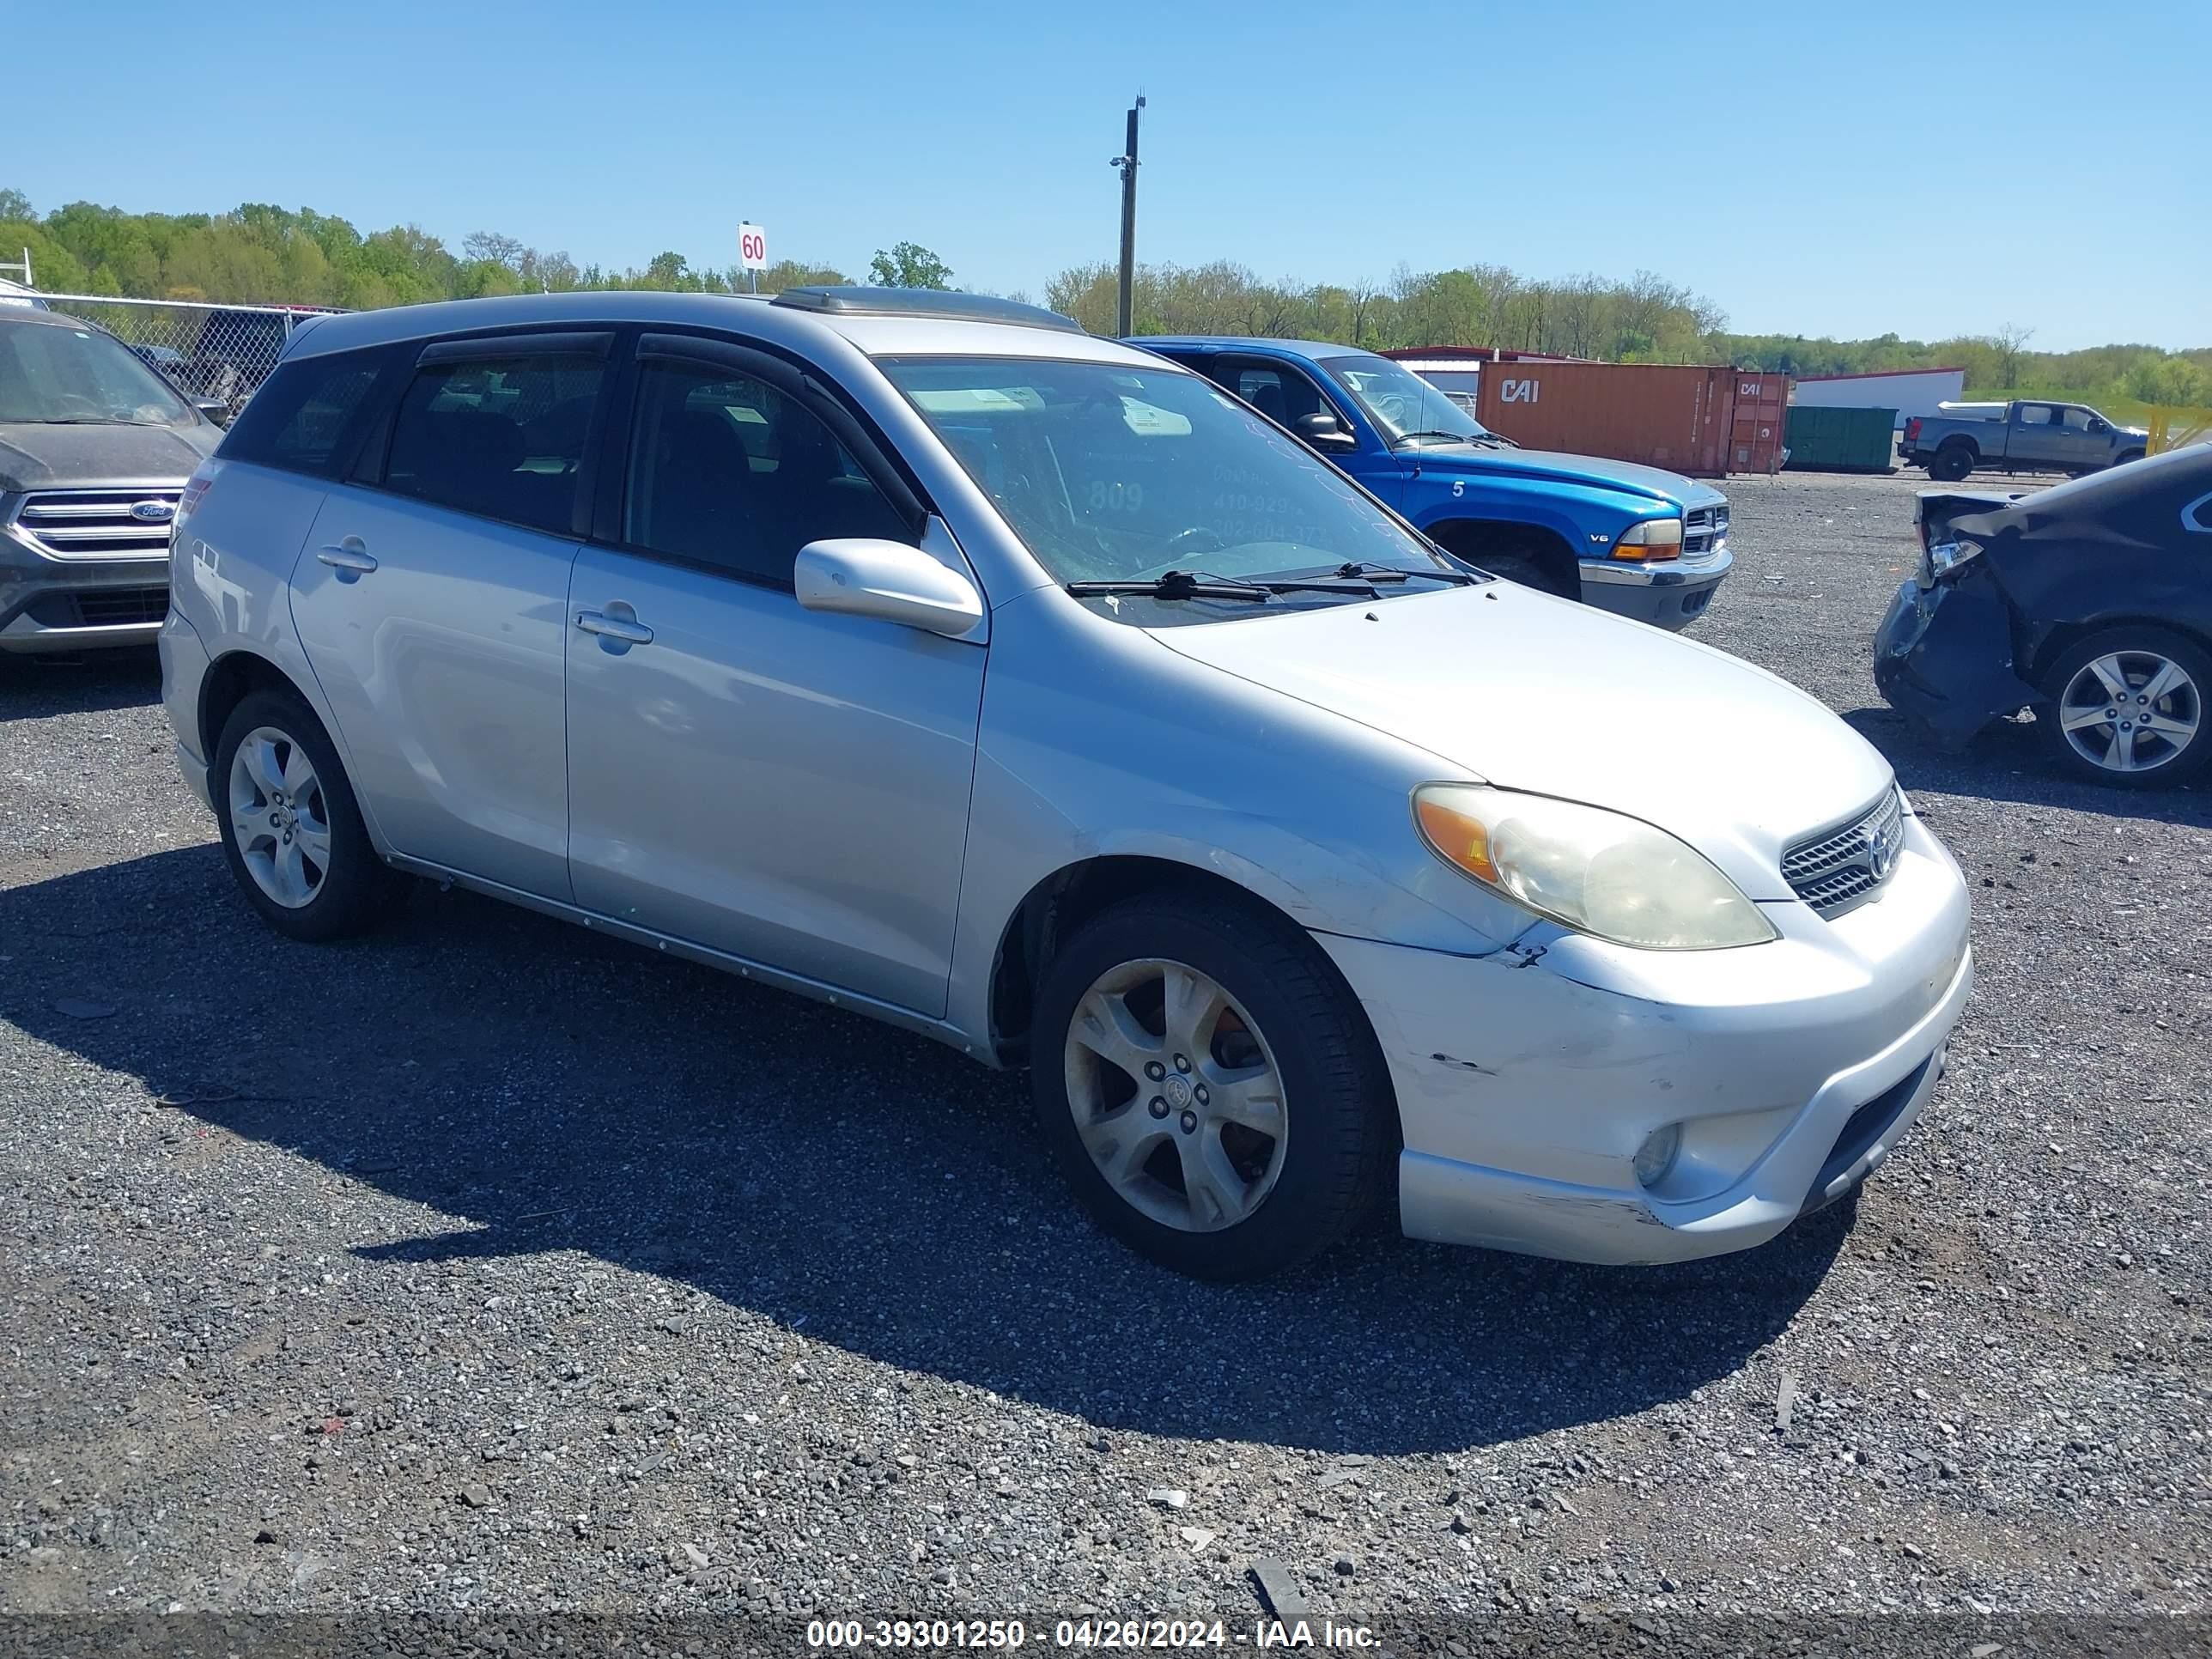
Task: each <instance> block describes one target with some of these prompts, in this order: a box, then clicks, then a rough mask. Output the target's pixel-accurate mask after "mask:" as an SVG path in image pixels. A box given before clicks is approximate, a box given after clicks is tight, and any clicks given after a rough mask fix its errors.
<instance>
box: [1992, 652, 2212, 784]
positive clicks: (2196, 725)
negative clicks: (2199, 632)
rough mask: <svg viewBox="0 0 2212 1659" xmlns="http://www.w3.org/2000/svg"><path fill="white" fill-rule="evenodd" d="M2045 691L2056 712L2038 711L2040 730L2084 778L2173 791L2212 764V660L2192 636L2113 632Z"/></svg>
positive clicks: (2069, 656) (2064, 665)
mask: <svg viewBox="0 0 2212 1659" xmlns="http://www.w3.org/2000/svg"><path fill="white" fill-rule="evenodd" d="M2043 684H2044V690H2045V692H2046V693H2047V694H2048V695H2049V696H2050V698H2051V702H2050V703H2049V705H2048V706H2046V707H2045V708H2039V709H2037V711H2036V721H2035V723H2036V727H2037V729H2038V730H2039V731H2043V732H2047V733H2048V736H2047V738H2046V742H2047V743H2048V744H2049V746H2050V748H2051V751H2052V753H2053V754H2055V755H2056V756H2057V759H2058V762H2059V763H2060V764H2061V765H2062V766H2063V767H2065V768H2066V769H2067V770H2068V771H2069V772H2071V773H2073V774H2074V775H2075V776H2076V777H2081V778H2087V779H2088V780H2090V781H2093V782H2096V783H2102V784H2106V785H2109V786H2110V787H2113V788H2116V789H2163V788H2170V787H2172V786H2173V785H2175V784H2179V783H2181V782H2184V781H2186V780H2188V779H2190V778H2191V777H2194V776H2196V775H2197V774H2198V773H2199V772H2201V771H2203V769H2204V767H2205V765H2206V763H2208V762H2212V731H2209V730H2208V726H2207V721H2206V718H2205V709H2204V700H2205V698H2206V696H2208V695H2212V657H2208V656H2207V654H2206V653H2205V651H2204V649H2203V647H2202V646H2200V645H2198V644H2197V642H2196V641H2193V640H2191V639H2190V638H2188V637H2187V636H2186V635H2181V634H2176V633H2173V632H2172V631H2171V630H2169V629H2163V628H2153V627H2150V626H2148V625H2142V626H2136V625H2130V626H2126V627H2121V628H2112V629H2106V630H2105V631H2104V632H2103V633H2101V634H2098V635H2093V636H2092V637H2091V638H2089V639H2086V640H2084V641H2081V643H2080V644H2079V645H2077V646H2075V647H2074V648H2073V649H2072V650H2070V651H2069V652H2067V653H2066V654H2065V655H2064V656H2063V657H2061V658H2059V659H2058V660H2057V662H2056V663H2054V664H2053V665H2051V671H2050V673H2049V674H2047V675H2046V676H2045V678H2044V682H2043ZM2107 714H2109V715H2111V718H2110V719H2109V720H2108V719H2106V718H2103V717H2104V716H2106V715H2107ZM2069 726H2070V729H2069Z"/></svg>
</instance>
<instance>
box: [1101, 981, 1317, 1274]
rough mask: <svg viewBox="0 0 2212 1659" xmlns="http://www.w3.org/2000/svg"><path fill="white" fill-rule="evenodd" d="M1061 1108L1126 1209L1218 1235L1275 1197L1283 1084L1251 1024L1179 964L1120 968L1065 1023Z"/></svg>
mask: <svg viewBox="0 0 2212 1659" xmlns="http://www.w3.org/2000/svg"><path fill="white" fill-rule="evenodd" d="M1063 1063H1064V1065H1065V1066H1066V1080H1067V1101H1068V1106H1069V1109H1070V1110H1071V1111H1072V1112H1073V1114H1074V1115H1075V1128H1076V1133H1077V1135H1078V1137H1079V1139H1081V1141H1082V1143H1083V1146H1084V1149H1085V1151H1086V1152H1089V1153H1090V1155H1091V1162H1092V1163H1093V1164H1096V1165H1097V1168H1098V1171H1099V1173H1100V1174H1101V1175H1103V1176H1105V1178H1106V1181H1107V1183H1108V1184H1109V1186H1111V1187H1112V1188H1114V1190H1115V1193H1117V1194H1119V1195H1120V1196H1121V1199H1122V1200H1124V1201H1125V1202H1127V1204H1129V1205H1130V1206H1132V1207H1133V1208H1134V1209H1136V1210H1137V1211H1139V1212H1140V1213H1142V1214H1144V1215H1146V1216H1149V1217H1151V1218H1152V1219H1153V1220H1155V1221H1158V1222H1160V1223H1161V1224H1162V1225H1165V1226H1170V1227H1173V1228H1176V1229H1177V1230H1178V1231H1183V1232H1194V1233H1206V1232H1218V1231H1222V1230H1223V1229H1225V1228H1228V1227H1233V1226H1235V1225H1237V1223H1238V1222H1240V1221H1243V1220H1244V1219H1245V1218H1248V1217H1249V1216H1250V1215H1251V1214H1252V1213H1253V1212H1255V1210H1257V1209H1258V1208H1259V1207H1260V1206H1261V1203H1262V1202H1263V1201H1265V1200H1266V1199H1267V1194H1269V1193H1270V1192H1271V1191H1273V1188H1274V1185H1275V1182H1276V1180H1277V1178H1278V1177H1279V1176H1280V1175H1281V1173H1282V1169H1283V1152H1284V1149H1285V1146H1287V1145H1288V1142H1289V1138H1290V1122H1289V1118H1288V1116H1287V1115H1286V1112H1285V1102H1284V1098H1283V1084H1282V1073H1281V1072H1280V1070H1279V1067H1278V1066H1277V1065H1276V1063H1275V1057H1274V1055H1273V1053H1272V1052H1271V1051H1270V1050H1269V1049H1268V1047H1267V1039H1266V1037H1265V1036H1262V1035H1261V1031H1260V1028H1259V1027H1258V1025H1257V1024H1255V1023H1254V1021H1253V1019H1252V1018H1251V1016H1250V1015H1249V1013H1248V1012H1246V1011H1245V1010H1244V1009H1243V1007H1242V1006H1240V1005H1239V1004H1238V1003H1237V1000H1236V999H1235V998H1233V997H1231V995H1230V994H1229V993H1228V992H1227V991H1226V990H1225V989H1223V988H1222V987H1221V986H1220V985H1218V983H1216V982H1215V981H1213V980H1212V978H1211V977H1209V976H1208V975H1205V974H1203V973H1200V971H1199V970H1198V969H1195V968H1192V967H1190V966H1188V964H1186V963H1180V962H1167V961H1160V960H1155V959H1148V960H1144V961H1137V962H1125V963H1121V965H1120V966H1118V967H1116V968H1113V969H1109V970H1108V971H1107V972H1106V973H1104V974H1103V975H1100V976H1099V977H1098V979H1097V981H1094V982H1093V983H1092V985H1091V988H1090V990H1089V991H1087V992H1086V993H1085V994H1084V996H1083V998H1082V1000H1080V1001H1079V1002H1078V1003H1077V1004H1076V1006H1075V1015H1074V1018H1073V1019H1071V1020H1070V1021H1069V1022H1068V1030H1067V1042H1066V1053H1065V1056H1064V1061H1063Z"/></svg>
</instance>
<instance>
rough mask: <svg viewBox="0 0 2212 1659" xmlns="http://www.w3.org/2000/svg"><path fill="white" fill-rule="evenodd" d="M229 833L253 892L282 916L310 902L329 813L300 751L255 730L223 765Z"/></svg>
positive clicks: (272, 730)
mask: <svg viewBox="0 0 2212 1659" xmlns="http://www.w3.org/2000/svg"><path fill="white" fill-rule="evenodd" d="M229 807H230V826H231V830H232V832H233V834H234V835H235V836H236V837H237V839H238V855H239V858H240V860H242V861H243V862H244V864H245V866H246V873H247V874H248V875H249V876H251V877H252V878H253V884H254V885H255V886H257V887H258V888H259V889H260V890H262V891H263V892H264V893H265V894H266V895H268V896H269V897H270V898H271V899H273V900H275V901H276V902H277V903H278V904H281V905H283V907H284V908H286V909H288V910H298V909H301V908H305V907H306V906H307V905H309V904H312V903H313V902H314V899H315V896H316V895H317V894H318V893H319V892H321V891H322V890H323V882H324V879H325V878H326V877H327V876H328V875H329V874H330V869H331V822H330V812H329V808H328V806H327V805H326V803H325V801H324V799H323V786H322V781H321V780H320V779H319V778H318V777H316V775H315V765H314V763H313V761H312V760H310V759H309V758H308V757H307V750H306V749H304V748H303V747H301V744H299V743H298V742H297V741H296V740H295V739H294V738H292V737H291V736H290V735H289V734H288V733H286V732H280V731H278V730H277V729H276V727H275V726H256V727H254V729H253V730H252V731H251V732H247V733H246V738H245V740H244V741H243V742H241V743H240V744H239V745H238V747H237V749H236V750H234V751H233V753H232V755H231V757H230V786H229Z"/></svg>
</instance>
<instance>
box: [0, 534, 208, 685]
mask: <svg viewBox="0 0 2212 1659" xmlns="http://www.w3.org/2000/svg"><path fill="white" fill-rule="evenodd" d="M0 505H4V503H0ZM0 520H5V522H0V652H6V653H54V652H69V651H88V650H94V649H98V648H100V647H109V646H119V645H151V644H152V643H153V642H154V639H155V635H158V634H159V633H160V632H161V619H162V617H164V616H166V615H167V612H168V609H169V552H168V549H167V547H166V546H164V547H162V549H161V551H160V552H158V553H155V554H152V555H149V556H143V557H142V556H137V554H136V553H135V551H134V552H133V553H132V554H131V556H101V557H79V558H66V559H65V558H56V557H54V556H52V555H51V554H49V553H47V552H46V550H44V549H42V548H41V547H40V545H39V544H37V543H35V542H34V541H33V540H32V539H31V538H30V537H29V536H28V535H27V533H26V532H23V530H22V529H21V526H19V525H17V524H15V522H14V521H13V519H12V515H11V514H6V513H0Z"/></svg>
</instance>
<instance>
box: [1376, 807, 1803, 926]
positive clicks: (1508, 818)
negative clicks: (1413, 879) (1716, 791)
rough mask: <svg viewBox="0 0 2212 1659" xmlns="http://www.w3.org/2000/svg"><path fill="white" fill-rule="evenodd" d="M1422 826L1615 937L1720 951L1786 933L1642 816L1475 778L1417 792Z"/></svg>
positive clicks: (1486, 870) (1512, 886)
mask: <svg viewBox="0 0 2212 1659" xmlns="http://www.w3.org/2000/svg"><path fill="white" fill-rule="evenodd" d="M1413 817H1414V819H1415V821H1416V822H1417V823H1419V826H1420V831H1421V836H1422V838H1423V839H1424V840H1425V841H1426V842H1428V844H1429V846H1430V848H1431V849H1432V850H1433V851H1434V852H1435V853H1436V854H1437V856H1438V857H1439V858H1441V859H1443V860H1444V861H1445V862H1446V863H1448V864H1449V865H1451V866H1453V867H1454V868H1455V869H1456V870H1460V871H1462V872H1464V873H1466V874H1468V875H1469V876H1472V877H1474V879H1475V880H1477V881H1479V882H1480V883H1481V884H1483V885H1484V886H1486V887H1487V888H1489V889H1490V890H1492V892H1495V893H1497V894H1498V895H1499V896H1501V897H1504V898H1506V899H1510V901H1512V902H1514V903H1516V904H1517V905H1519V906H1521V907H1522V908H1523V909H1527V910H1533V911H1534V912H1535V913H1536V914H1537V915H1540V916H1548V917H1550V918H1551V919H1552V920H1553V921H1556V922H1559V923H1561V924H1562V925H1564V926H1565V927H1571V928H1573V929H1574V930H1575V931H1576V932H1577V933H1589V934H1591V935H1593V936H1595V937H1596V938H1598V939H1610V940H1612V941H1613V943H1614V944H1616V945H1635V946H1637V947H1638V948H1639V949H1642V950H1646V951H1717V950H1724V949H1727V948H1729V947H1730V946H1733V945H1764V944H1765V943H1766V942H1767V941H1768V940H1770V939H1774V938H1776V937H1778V935H1777V934H1776V933H1775V931H1774V928H1773V927H1772V926H1771V924H1770V923H1769V922H1768V921H1767V920H1766V918H1765V915H1762V914H1760V911H1759V907H1758V906H1757V905H1755V904H1753V902H1751V901H1750V900H1749V899H1747V898H1746V897H1745V896H1743V894H1742V893H1741V891H1740V890H1738V889H1737V887H1736V885H1735V883H1734V882H1732V881H1730V880H1729V878H1727V877H1726V876H1724V875H1723V874H1722V873H1721V872H1719V871H1718V870H1716V869H1715V868H1714V867H1713V866H1712V865H1711V863H1710V862H1708V861H1707V860H1705V858H1704V857H1703V856H1702V855H1701V854H1699V853H1698V852H1697V851H1696V850H1695V849H1694V848H1692V847H1690V846H1689V845H1688V844H1687V843H1686V842H1681V841H1678V840H1677V839H1675V837H1674V836H1670V835H1668V833H1667V832H1666V831H1665V830H1663V829H1655V828H1653V827H1652V826H1651V825H1650V824H1648V823H1644V821H1643V820H1642V819H1641V818H1632V817H1627V816H1626V815H1625V814H1623V813H1620V812H1608V811H1605V810H1604V809H1603V808H1601V807H1596V806H1583V805H1579V804H1578V803H1577V802H1574V801H1569V800H1555V799H1553V798H1551V797H1550V796H1548V795H1524V794H1521V793H1516V792H1515V791H1513V790H1510V789H1492V788H1490V787H1487V786H1486V785H1482V784H1473V783H1430V784H1424V785H1423V786H1422V787H1420V788H1419V789H1417V790H1415V791H1414V792H1413Z"/></svg>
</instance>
